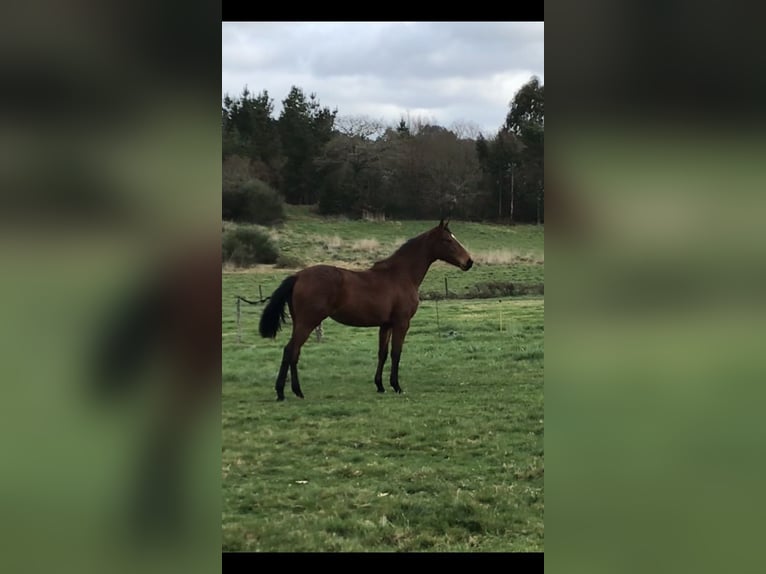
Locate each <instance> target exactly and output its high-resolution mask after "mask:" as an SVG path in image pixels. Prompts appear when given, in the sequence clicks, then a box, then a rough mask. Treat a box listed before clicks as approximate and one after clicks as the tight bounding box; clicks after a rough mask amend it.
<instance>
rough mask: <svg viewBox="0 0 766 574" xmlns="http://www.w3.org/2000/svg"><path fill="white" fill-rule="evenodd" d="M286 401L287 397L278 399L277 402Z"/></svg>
mask: <svg viewBox="0 0 766 574" xmlns="http://www.w3.org/2000/svg"><path fill="white" fill-rule="evenodd" d="M284 400H285V397H277V402H281V401H284Z"/></svg>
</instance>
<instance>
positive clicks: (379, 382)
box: [375, 325, 391, 393]
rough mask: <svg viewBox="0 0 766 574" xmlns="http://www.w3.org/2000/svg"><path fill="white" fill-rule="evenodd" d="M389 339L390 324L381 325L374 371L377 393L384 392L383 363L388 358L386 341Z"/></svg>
mask: <svg viewBox="0 0 766 574" xmlns="http://www.w3.org/2000/svg"><path fill="white" fill-rule="evenodd" d="M390 340H391V325H383V326H382V327H381V328H380V331H379V332H378V369H377V370H376V371H375V386H376V387H377V388H378V392H379V393H385V392H386V389H384V388H383V365H385V364H386V359H387V358H388V342H389V341H390Z"/></svg>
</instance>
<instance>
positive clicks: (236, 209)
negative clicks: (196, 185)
mask: <svg viewBox="0 0 766 574" xmlns="http://www.w3.org/2000/svg"><path fill="white" fill-rule="evenodd" d="M222 208H223V209H222V215H223V219H228V220H230V221H237V222H241V223H257V224H260V225H273V224H274V223H280V222H282V221H284V220H285V205H284V202H283V200H282V196H281V195H279V193H277V192H276V191H275V190H274V189H273V188H271V187H270V186H269V185H268V184H266V183H264V182H262V181H261V180H258V179H250V180H248V181H246V182H244V183H242V184H240V185H232V186H231V187H230V188H228V189H224V191H223V198H222Z"/></svg>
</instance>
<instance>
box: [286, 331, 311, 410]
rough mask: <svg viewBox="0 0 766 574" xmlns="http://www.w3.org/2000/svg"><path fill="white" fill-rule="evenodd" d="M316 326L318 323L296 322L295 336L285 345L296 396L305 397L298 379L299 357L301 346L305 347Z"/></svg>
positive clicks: (291, 382)
mask: <svg viewBox="0 0 766 574" xmlns="http://www.w3.org/2000/svg"><path fill="white" fill-rule="evenodd" d="M315 327H316V325H305V324H299V323H294V324H293V336H292V338H291V339H290V342H289V343H288V344H287V346H286V347H285V353H286V355H287V356H288V357H289V365H290V388H291V389H292V391H293V393H294V394H295V396H296V397H300V398H303V391H301V384H300V381H299V379H298V359H300V356H301V347H303V344H304V343H305V342H306V340H307V339H308V338H309V336H310V335H311V332H312V331H313V330H314V328H315ZM283 386H284V384H283Z"/></svg>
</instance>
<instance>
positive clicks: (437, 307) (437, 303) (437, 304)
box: [435, 299, 442, 335]
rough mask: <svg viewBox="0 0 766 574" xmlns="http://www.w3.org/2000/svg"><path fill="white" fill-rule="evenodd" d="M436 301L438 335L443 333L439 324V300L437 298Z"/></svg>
mask: <svg viewBox="0 0 766 574" xmlns="http://www.w3.org/2000/svg"><path fill="white" fill-rule="evenodd" d="M435 301H436V333H437V334H438V335H441V332H442V329H441V327H440V326H439V300H438V299H435Z"/></svg>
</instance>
